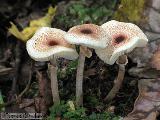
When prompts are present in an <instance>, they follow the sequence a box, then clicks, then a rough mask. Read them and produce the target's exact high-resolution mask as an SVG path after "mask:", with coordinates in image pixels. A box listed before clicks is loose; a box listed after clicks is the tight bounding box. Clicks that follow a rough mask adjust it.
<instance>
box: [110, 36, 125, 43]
mask: <svg viewBox="0 0 160 120" xmlns="http://www.w3.org/2000/svg"><path fill="white" fill-rule="evenodd" d="M126 40H127V37H126V36H125V35H116V36H114V37H113V42H112V43H113V45H116V46H117V45H120V44H122V43H124V42H126Z"/></svg>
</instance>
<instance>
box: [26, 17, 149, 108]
mask: <svg viewBox="0 0 160 120" xmlns="http://www.w3.org/2000/svg"><path fill="white" fill-rule="evenodd" d="M147 42H148V39H147V37H146V35H145V34H144V33H143V32H142V31H141V29H140V28H139V27H138V26H136V25H134V24H132V23H124V22H118V21H115V20H111V21H109V22H106V23H104V24H103V25H101V26H98V25H95V24H82V25H77V26H74V27H72V28H70V29H69V31H68V32H65V31H62V30H59V29H56V28H48V27H43V28H41V29H39V30H38V31H37V32H36V33H35V35H34V36H33V37H32V38H31V39H30V40H28V42H27V51H28V54H29V55H30V56H31V58H33V59H34V60H36V61H50V73H51V75H50V77H51V88H52V95H53V101H54V102H59V101H60V98H59V93H58V82H57V75H56V69H57V67H56V58H59V57H63V58H66V59H70V60H74V59H77V58H78V53H77V52H76V50H75V46H74V45H79V46H80V52H79V61H78V67H77V75H76V105H77V106H82V105H83V71H84V62H85V57H91V56H92V52H91V50H90V49H95V52H96V54H97V55H98V56H99V58H100V59H101V60H103V61H104V62H105V63H107V64H109V65H112V64H114V63H115V62H116V63H117V64H118V65H119V72H118V77H117V79H116V81H115V84H114V86H113V88H112V90H111V91H110V93H109V94H108V95H107V97H106V98H105V100H112V99H113V98H114V96H115V94H116V93H117V92H118V90H119V89H120V86H121V84H122V81H123V78H124V73H125V65H126V64H127V63H128V60H127V53H129V52H131V51H132V50H133V49H134V48H136V47H144V46H145V45H146V44H147Z"/></svg>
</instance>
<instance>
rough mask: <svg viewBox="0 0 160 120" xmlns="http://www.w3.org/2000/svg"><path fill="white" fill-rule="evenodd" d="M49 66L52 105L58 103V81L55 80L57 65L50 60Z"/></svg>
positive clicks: (53, 60)
mask: <svg viewBox="0 0 160 120" xmlns="http://www.w3.org/2000/svg"><path fill="white" fill-rule="evenodd" d="M50 63H51V64H49V69H50V77H51V90H52V97H53V102H54V103H60V97H59V91H58V80H57V64H56V60H55V59H52V60H51V61H50Z"/></svg>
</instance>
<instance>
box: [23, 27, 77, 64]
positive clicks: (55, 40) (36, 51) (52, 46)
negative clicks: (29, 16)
mask: <svg viewBox="0 0 160 120" xmlns="http://www.w3.org/2000/svg"><path fill="white" fill-rule="evenodd" d="M65 34H66V32H65V31H62V30H60V29H56V28H49V27H42V28H40V29H39V30H37V32H36V33H35V34H34V36H33V37H32V38H31V39H30V40H28V41H27V44H26V48H27V51H28V54H29V55H30V57H31V58H32V59H34V60H35V61H49V60H51V59H53V57H54V58H59V57H63V58H66V59H69V60H73V59H76V58H77V57H78V54H77V52H76V50H75V49H74V47H73V46H72V45H70V44H69V43H68V42H67V41H66V40H65V39H64V35H65Z"/></svg>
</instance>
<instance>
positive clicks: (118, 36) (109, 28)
mask: <svg viewBox="0 0 160 120" xmlns="http://www.w3.org/2000/svg"><path fill="white" fill-rule="evenodd" d="M101 27H102V28H103V29H104V30H105V31H106V34H107V35H109V36H110V38H111V39H110V40H109V41H110V42H109V45H108V46H107V47H106V48H104V49H97V50H95V51H96V54H97V55H98V56H99V57H100V58H101V59H102V60H103V61H104V62H106V63H107V64H110V65H112V64H114V63H115V61H116V60H117V59H118V57H119V56H121V55H123V54H125V53H129V52H131V51H132V50H133V49H134V48H135V47H144V46H145V45H146V44H147V42H148V39H147V37H146V35H145V34H144V33H143V32H142V30H141V29H140V28H139V27H138V26H136V25H135V24H132V23H124V22H118V21H115V20H111V21H109V22H106V23H104V24H103V25H102V26H101Z"/></svg>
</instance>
